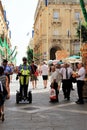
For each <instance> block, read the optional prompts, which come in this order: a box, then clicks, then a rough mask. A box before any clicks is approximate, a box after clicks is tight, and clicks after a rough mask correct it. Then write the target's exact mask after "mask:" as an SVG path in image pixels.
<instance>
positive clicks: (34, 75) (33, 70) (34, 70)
mask: <svg viewBox="0 0 87 130" xmlns="http://www.w3.org/2000/svg"><path fill="white" fill-rule="evenodd" d="M30 66H31V82H32V86H33V89H35V88H36V87H37V80H38V67H37V65H36V64H35V63H34V61H32V63H31V65H30Z"/></svg>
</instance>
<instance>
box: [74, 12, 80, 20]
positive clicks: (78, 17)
mask: <svg viewBox="0 0 87 130" xmlns="http://www.w3.org/2000/svg"><path fill="white" fill-rule="evenodd" d="M75 19H76V20H79V19H80V13H79V12H75Z"/></svg>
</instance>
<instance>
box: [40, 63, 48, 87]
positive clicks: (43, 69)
mask: <svg viewBox="0 0 87 130" xmlns="http://www.w3.org/2000/svg"><path fill="white" fill-rule="evenodd" d="M41 72H42V78H43V84H44V89H45V88H47V80H48V72H49V69H48V65H47V64H46V62H43V65H42V66H41Z"/></svg>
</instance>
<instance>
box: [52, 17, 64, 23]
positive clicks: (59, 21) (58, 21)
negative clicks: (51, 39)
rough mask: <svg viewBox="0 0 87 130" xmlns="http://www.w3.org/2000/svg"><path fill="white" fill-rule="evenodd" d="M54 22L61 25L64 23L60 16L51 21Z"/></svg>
mask: <svg viewBox="0 0 87 130" xmlns="http://www.w3.org/2000/svg"><path fill="white" fill-rule="evenodd" d="M51 23H52V24H57V25H61V24H62V20H61V19H60V18H58V19H54V18H53V19H52V22H51Z"/></svg>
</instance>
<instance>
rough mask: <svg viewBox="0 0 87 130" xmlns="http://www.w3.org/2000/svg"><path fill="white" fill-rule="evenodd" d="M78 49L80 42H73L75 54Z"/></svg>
mask: <svg viewBox="0 0 87 130" xmlns="http://www.w3.org/2000/svg"><path fill="white" fill-rule="evenodd" d="M79 51H80V44H79V43H74V54H77V53H78V52H79Z"/></svg>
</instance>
